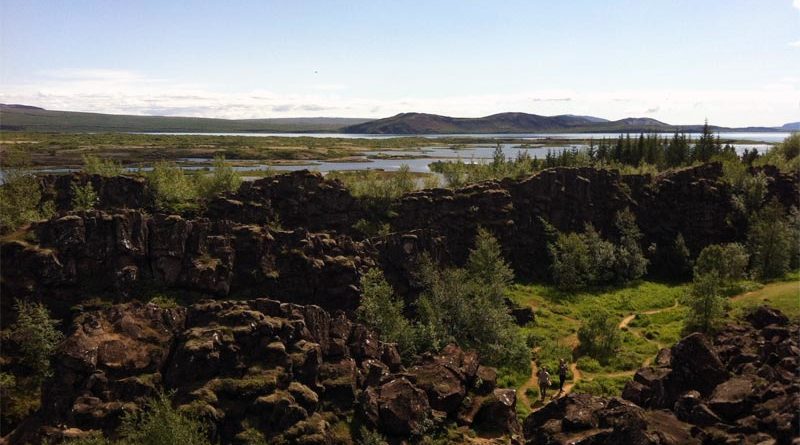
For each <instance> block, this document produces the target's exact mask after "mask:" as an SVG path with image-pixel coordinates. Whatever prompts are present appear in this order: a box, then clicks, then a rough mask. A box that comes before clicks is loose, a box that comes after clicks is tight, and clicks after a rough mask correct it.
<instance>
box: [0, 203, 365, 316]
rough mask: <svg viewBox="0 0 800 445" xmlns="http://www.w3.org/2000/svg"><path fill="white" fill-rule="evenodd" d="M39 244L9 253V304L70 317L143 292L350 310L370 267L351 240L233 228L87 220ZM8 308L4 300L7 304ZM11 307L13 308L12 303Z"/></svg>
mask: <svg viewBox="0 0 800 445" xmlns="http://www.w3.org/2000/svg"><path fill="white" fill-rule="evenodd" d="M33 233H34V234H35V238H36V240H37V241H38V242H37V243H36V244H33V243H31V242H26V241H12V242H8V243H5V244H4V245H3V246H2V249H1V250H2V261H3V264H4V265H13V266H6V267H3V269H2V274H3V280H2V287H3V289H2V290H3V292H4V294H5V295H8V296H10V297H17V298H31V297H32V298H37V299H42V298H45V297H46V299H47V302H48V304H50V305H51V307H58V306H59V305H60V306H62V307H63V308H68V307H70V306H72V305H74V304H76V303H77V302H79V301H80V299H83V298H86V295H87V294H92V293H96V294H101V295H102V294H108V293H114V294H116V295H117V296H120V297H124V296H125V295H127V294H135V293H136V291H137V290H138V289H139V288H140V287H142V286H150V285H154V286H158V287H171V288H181V289H188V290H194V291H197V292H199V293H202V294H205V295H214V296H218V297H224V296H226V295H229V294H237V295H247V294H262V295H263V294H269V295H272V296H276V297H279V298H284V297H285V298H291V299H292V300H293V301H295V302H298V303H315V304H320V305H322V306H324V307H327V308H331V309H344V310H352V309H354V308H355V307H356V306H357V304H358V288H357V284H358V280H359V276H360V271H361V270H362V269H364V268H366V267H369V266H370V265H371V264H372V260H371V259H370V256H368V255H364V254H363V252H362V251H363V247H362V246H361V244H359V243H356V242H354V241H352V240H351V239H350V238H349V237H343V236H334V235H328V234H324V233H309V232H307V231H305V230H294V231H280V230H278V231H272V230H270V229H268V228H267V227H266V226H255V225H241V224H235V223H233V222H231V221H229V220H210V219H207V218H196V219H185V218H182V217H180V216H177V215H164V214H155V215H149V214H146V213H144V212H142V211H141V210H118V211H116V212H115V213H108V212H104V211H89V212H78V213H72V214H69V215H67V216H64V217H61V218H57V219H53V220H50V221H48V222H45V223H41V224H38V225H36V226H35V227H34V228H33ZM7 300H12V299H11V298H9V299H4V303H5V302H6V301H7ZM12 301H13V300H12Z"/></svg>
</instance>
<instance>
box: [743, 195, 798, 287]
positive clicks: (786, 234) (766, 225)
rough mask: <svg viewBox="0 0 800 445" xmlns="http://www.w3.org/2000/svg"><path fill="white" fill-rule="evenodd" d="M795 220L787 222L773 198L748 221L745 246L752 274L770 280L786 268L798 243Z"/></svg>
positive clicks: (782, 273)
mask: <svg viewBox="0 0 800 445" xmlns="http://www.w3.org/2000/svg"><path fill="white" fill-rule="evenodd" d="M793 226H794V227H797V222H796V221H794V222H790V221H789V220H788V219H787V216H786V213H785V212H784V210H783V207H782V206H781V204H780V203H778V202H777V201H775V200H773V201H772V202H770V203H769V204H767V205H766V206H764V208H763V209H761V210H760V211H759V212H758V213H756V215H755V216H754V217H753V218H752V219H751V221H750V227H749V230H748V232H747V246H748V248H749V250H750V260H751V267H752V269H753V272H754V274H755V276H756V277H758V278H760V279H771V278H779V277H782V276H783V275H784V274H786V272H788V271H789V265H790V264H791V262H792V257H793V255H796V254H797V253H796V252H797V249H798V246H797V244H793V243H794V242H796V240H797V236H798V235H797V233H796V229H794V231H793Z"/></svg>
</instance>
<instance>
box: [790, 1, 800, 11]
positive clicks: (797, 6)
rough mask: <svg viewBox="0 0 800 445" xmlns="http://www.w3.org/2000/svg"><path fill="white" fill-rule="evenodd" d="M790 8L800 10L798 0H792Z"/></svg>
mask: <svg viewBox="0 0 800 445" xmlns="http://www.w3.org/2000/svg"><path fill="white" fill-rule="evenodd" d="M792 6H794V7H795V8H797V9H800V0H794V1H793V2H792Z"/></svg>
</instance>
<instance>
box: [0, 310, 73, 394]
mask: <svg viewBox="0 0 800 445" xmlns="http://www.w3.org/2000/svg"><path fill="white" fill-rule="evenodd" d="M14 308H15V310H16V312H17V321H16V322H15V323H14V324H13V325H12V326H11V338H12V339H14V341H15V342H16V343H17V344H18V345H19V348H20V352H21V353H22V363H23V364H24V365H25V366H27V367H28V368H29V369H30V370H31V374H32V375H33V377H34V379H35V380H36V381H37V382H41V381H43V380H44V379H45V378H47V377H49V376H50V374H51V370H50V358H51V357H52V356H53V353H55V350H56V347H57V346H58V344H59V342H61V340H62V339H63V338H64V335H63V334H62V333H61V332H59V331H58V329H56V326H57V325H58V323H59V321H58V320H54V319H52V318H50V313H49V312H48V311H47V308H46V307H45V306H44V305H43V304H41V303H29V302H26V301H23V300H17V301H16V303H15V306H14Z"/></svg>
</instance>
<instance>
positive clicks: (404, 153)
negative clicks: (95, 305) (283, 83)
mask: <svg viewBox="0 0 800 445" xmlns="http://www.w3.org/2000/svg"><path fill="white" fill-rule="evenodd" d="M152 134H204V135H209V136H248V137H269V136H281V137H317V138H364V139H385V138H391V137H408V136H409V135H363V134H358V135H356V134H333V133H269V134H266V133H258V134H254V133H152ZM788 135H789V133H720V134H719V136H720V138H721V139H722V140H723V141H724V140H726V139H728V140H731V139H735V140H749V141H753V143H745V144H734V146H735V147H736V151H737V152H739V153H742V152H743V151H744V150H745V149H748V150H752V149H756V150H758V151H759V152H763V151H766V150H768V149H769V147H770V145H769V143H774V142H780V141H782V140H783V139H784V138H786V137H787V136H788ZM416 136H421V137H427V138H430V139H431V145H430V146H428V147H421V148H415V147H409V148H408V149H406V150H379V151H367V152H363V153H362V154H361V155H359V156H354V159H356V160H355V161H351V162H331V161H325V160H310V161H308V162H306V163H303V164H292V165H280V164H278V165H268V164H266V163H262V162H263V161H258V160H250V162H251V165H247V166H243V167H234V168H235V169H236V170H239V171H246V170H268V169H273V170H281V171H293V170H305V169H308V170H315V171H320V172H329V171H335V170H384V171H397V170H399V169H400V167H401V166H402V165H403V164H405V165H408V166H409V168H410V169H411V171H413V172H419V173H427V172H430V168H429V165H430V164H432V163H434V162H437V161H454V160H459V159H460V160H461V161H463V162H488V161H489V160H491V159H492V156H493V154H494V150H495V146H496V143H495V142H494V141H493V140H494V139H506V138H515V139H522V140H525V141H526V142H525V143H524V145H520V144H519V143H514V144H508V143H503V144H500V146H501V148H502V150H503V154H504V155H505V156H506V157H507V158H516V157H517V156H519V155H520V154H521V153H523V152H525V153H527V154H528V155H529V156H531V157H532V158H533V157H535V158H539V159H544V157H545V156H546V155H547V152H548V150H549V151H552V152H554V153H558V152H561V151H563V150H570V149H579V148H583V147H586V144H582V143H575V142H570V141H567V139H571V140H574V139H585V140H589V139H590V138H591V139H594V140H595V141H597V140H600V139H603V138H606V139H616V138H617V137H618V136H619V133H558V134H556V133H530V134H477V135H476V134H469V135H416ZM458 136H463V137H471V138H481V139H487V141H486V143H485V144H481V143H478V144H469V145H467V146H464V147H459V148H455V149H454V148H451V147H448V146H443V145H441V144H438V145H437V144H436V139H437V138H442V137H458ZM692 137H694V138H696V137H697V135H692ZM554 139H556V140H558V139H563V140H564V143H563V144H562V145H558V144H555V145H554V144H553V140H554ZM544 140H547V142H548V146H546V147H545V146H543V144H537V141H539V142H544ZM527 141H530V142H527ZM398 157H402V159H398ZM181 162H183V163H184V164H185V165H183V168H184V169H187V170H198V169H205V168H209V169H210V168H211V166H210V165H208V166H205V165H203V164H210V162H211V160H210V159H206V158H186V159H183V160H181ZM128 170H129V171H148V170H150V168H148V167H143V168H130V169H128ZM38 171H39V172H41V173H67V172H70V171H73V170H72V169H63V168H59V169H41V170H38ZM1 181H2V178H0V182H1Z"/></svg>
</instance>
